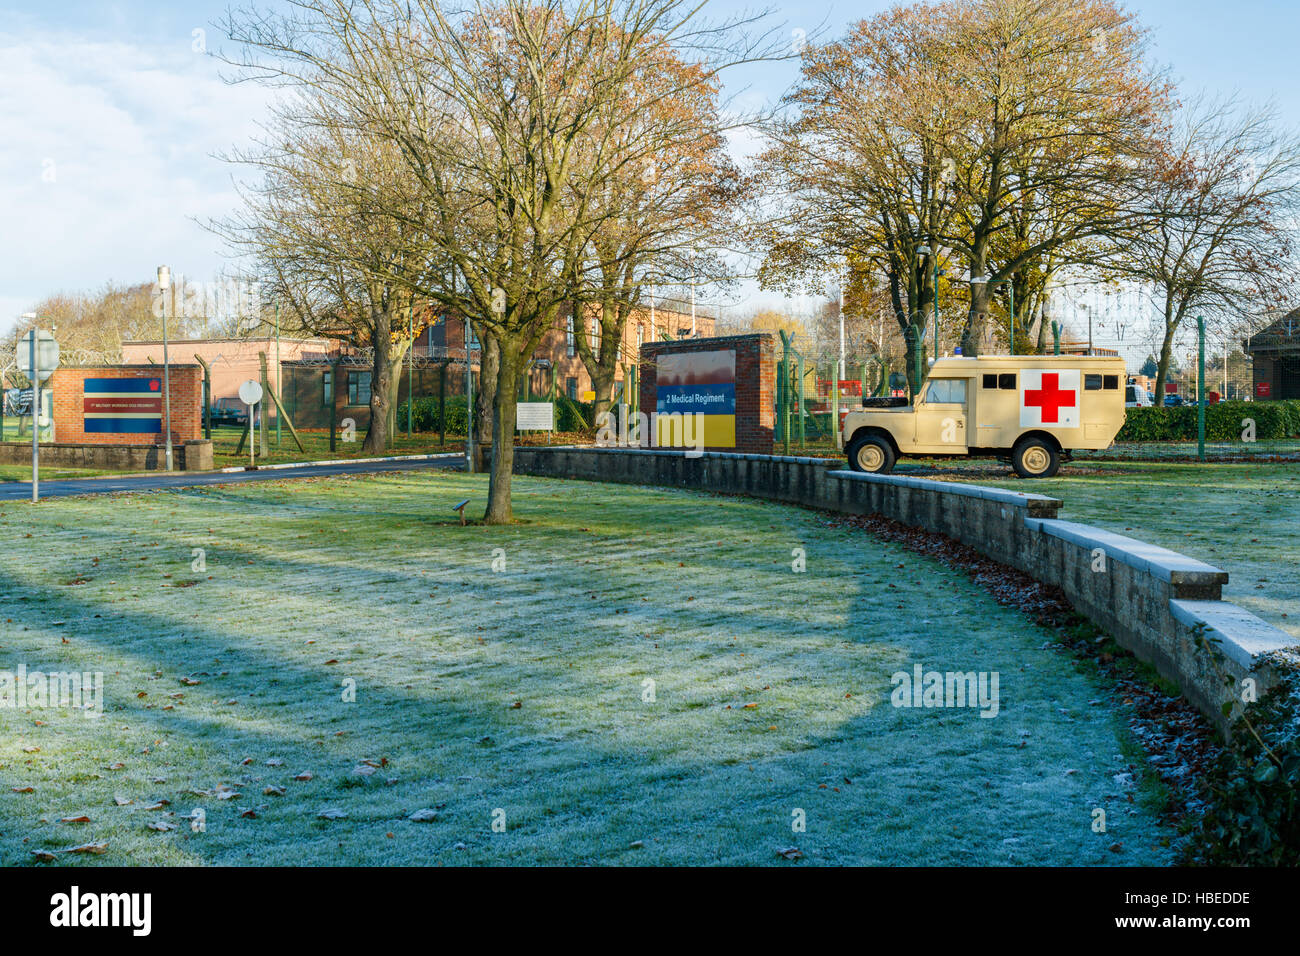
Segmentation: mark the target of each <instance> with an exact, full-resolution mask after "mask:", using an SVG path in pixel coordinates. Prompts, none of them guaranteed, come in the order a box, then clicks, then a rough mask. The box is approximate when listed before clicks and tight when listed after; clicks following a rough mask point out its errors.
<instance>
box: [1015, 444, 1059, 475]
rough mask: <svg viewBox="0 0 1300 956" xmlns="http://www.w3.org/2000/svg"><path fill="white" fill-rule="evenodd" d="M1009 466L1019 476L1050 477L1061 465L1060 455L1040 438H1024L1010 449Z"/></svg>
mask: <svg viewBox="0 0 1300 956" xmlns="http://www.w3.org/2000/svg"><path fill="white" fill-rule="evenodd" d="M1011 467H1012V468H1014V469H1015V470H1016V474H1017V475H1019V476H1020V477H1021V478H1051V477H1052V476H1053V475H1055V474H1056V472H1057V471H1058V470H1059V469H1060V467H1061V456H1060V454H1059V453H1058V452H1057V450H1056V448H1054V447H1053V446H1052V445H1050V444H1049V443H1047V442H1045V441H1043V440H1042V439H1041V438H1026V439H1025V440H1024V441H1022V442H1020V443H1019V444H1018V445H1016V447H1015V448H1014V449H1012V452H1011Z"/></svg>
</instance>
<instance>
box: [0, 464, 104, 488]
mask: <svg viewBox="0 0 1300 956" xmlns="http://www.w3.org/2000/svg"><path fill="white" fill-rule="evenodd" d="M106 474H109V472H106V471H104V470H102V469H95V468H64V467H62V466H60V465H41V475H40V478H41V481H55V480H57V479H59V478H94V477H95V476H96V475H106ZM31 480H32V466H31V465H30V464H27V465H0V483H4V482H14V481H31Z"/></svg>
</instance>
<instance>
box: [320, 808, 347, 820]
mask: <svg viewBox="0 0 1300 956" xmlns="http://www.w3.org/2000/svg"><path fill="white" fill-rule="evenodd" d="M347 815H348V814H347V811H346V810H339V809H337V808H335V807H330V808H329V809H326V810H322V811H321V812H320V813H318V814H316V816H318V817H320V818H321V819H322V820H342V819H343V818H344V817H346V816H347Z"/></svg>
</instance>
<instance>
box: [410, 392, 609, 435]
mask: <svg viewBox="0 0 1300 956" xmlns="http://www.w3.org/2000/svg"><path fill="white" fill-rule="evenodd" d="M573 404H575V405H577V407H578V408H579V409H580V410H581V411H582V414H583V416H585V418H586V419H587V421H588V422H590V421H591V417H592V415H593V414H594V412H595V409H594V405H593V404H592V403H591V402H585V403H584V402H575V403H573ZM465 407H466V406H465V396H464V395H448V396H447V432H448V433H450V434H452V435H464V434H465V432H466V430H467V423H468V420H469V418H468V415H466V412H465ZM411 423H412V426H413V427H414V428H415V430H416V431H417V432H436V431H442V423H441V421H440V420H439V415H438V399H437V398H434V397H430V396H426V397H424V398H417V399H416V400H415V405H414V407H413V408H412V410H411ZM397 425H398V428H399V429H404V428H405V427H406V402H402V403H401V404H400V405H398V406H397ZM555 430H556V431H561V432H578V431H584V430H586V429H585V428H584V426H583V425H582V424H581V423H579V422H578V420H577V417H576V416H575V415H574V414H573V409H572V407H571V406H570V403H569V402H566V401H564V400H563V399H561V400H559V401H557V402H556V403H555Z"/></svg>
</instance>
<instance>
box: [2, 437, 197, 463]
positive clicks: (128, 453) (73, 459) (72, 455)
mask: <svg viewBox="0 0 1300 956" xmlns="http://www.w3.org/2000/svg"><path fill="white" fill-rule="evenodd" d="M172 459H173V462H172V463H173V465H174V466H175V467H176V470H177V471H210V470H211V469H212V442H211V441H210V440H209V439H206V438H200V439H196V440H193V441H186V442H180V443H177V444H176V445H174V446H172ZM31 463H32V443H31V442H29V441H28V442H18V441H6V442H0V464H4V465H30V464H31ZM41 465H42V467H55V468H91V469H97V470H102V471H161V470H162V469H163V468H165V467H167V453H166V450H165V449H164V448H163V446H162V445H97V444H96V445H82V444H74V443H71V442H42V443H41Z"/></svg>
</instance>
